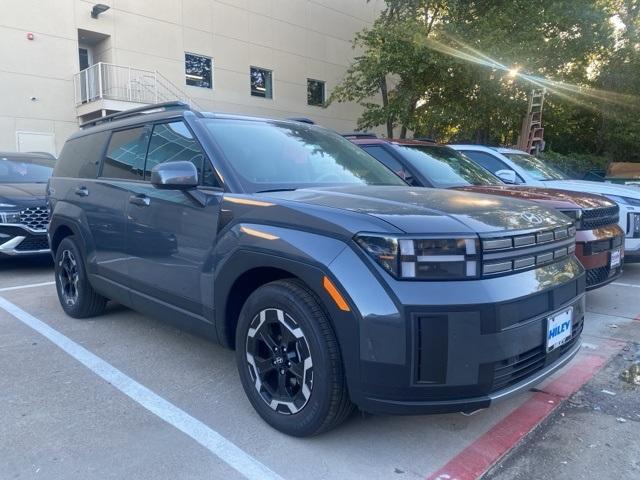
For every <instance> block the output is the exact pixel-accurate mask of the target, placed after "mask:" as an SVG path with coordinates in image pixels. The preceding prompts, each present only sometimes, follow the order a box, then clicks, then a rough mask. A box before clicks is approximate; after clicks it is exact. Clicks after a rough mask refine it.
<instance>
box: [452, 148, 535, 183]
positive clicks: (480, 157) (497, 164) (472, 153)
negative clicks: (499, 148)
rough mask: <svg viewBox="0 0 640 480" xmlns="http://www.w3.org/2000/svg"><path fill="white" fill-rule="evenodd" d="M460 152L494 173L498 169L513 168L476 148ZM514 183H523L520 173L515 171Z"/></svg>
mask: <svg viewBox="0 0 640 480" xmlns="http://www.w3.org/2000/svg"><path fill="white" fill-rule="evenodd" d="M461 153H463V154H464V155H466V156H467V157H469V158H470V159H471V160H473V161H474V162H476V163H477V164H478V165H480V166H481V167H483V168H484V169H485V170H489V171H490V172H491V173H493V174H494V175H495V174H496V172H498V171H499V170H513V169H512V168H511V167H510V166H509V165H507V164H506V163H504V162H503V161H502V160H500V159H499V158H496V157H494V156H493V155H491V154H490V153H486V152H480V151H476V150H463V151H462V152H461ZM516 183H524V180H523V179H522V177H520V175H518V174H517V173H516Z"/></svg>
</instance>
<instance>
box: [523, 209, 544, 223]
mask: <svg viewBox="0 0 640 480" xmlns="http://www.w3.org/2000/svg"><path fill="white" fill-rule="evenodd" d="M520 216H521V217H522V218H523V219H524V220H526V221H528V222H530V223H533V224H534V225H539V224H541V223H542V220H543V218H542V217H541V216H540V215H538V214H537V213H533V212H524V213H521V214H520Z"/></svg>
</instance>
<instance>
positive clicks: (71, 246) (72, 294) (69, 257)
mask: <svg viewBox="0 0 640 480" xmlns="http://www.w3.org/2000/svg"><path fill="white" fill-rule="evenodd" d="M54 271H55V278H56V291H57V292H58V300H60V305H62V309H63V310H64V311H65V313H66V314H67V315H69V316H70V317H73V318H87V317H94V316H96V315H100V314H101V313H103V312H104V309H105V307H106V305H107V299H106V298H105V297H103V296H102V295H100V294H99V293H97V292H96V291H95V290H94V289H93V287H92V286H91V283H89V278H88V277H87V271H86V270H85V266H84V261H83V258H82V254H81V253H80V249H79V248H78V245H77V243H76V240H75V237H73V236H69V237H66V238H64V239H63V240H62V242H60V245H59V246H58V249H57V250H56V256H55V266H54Z"/></svg>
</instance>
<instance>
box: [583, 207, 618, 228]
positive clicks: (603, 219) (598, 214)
mask: <svg viewBox="0 0 640 480" xmlns="http://www.w3.org/2000/svg"><path fill="white" fill-rule="evenodd" d="M619 216H620V207H618V205H616V206H614V207H607V208H594V209H591V210H584V211H583V212H582V224H581V226H580V229H581V230H593V229H594V228H600V227H604V226H606V225H615V224H616V223H618V220H619Z"/></svg>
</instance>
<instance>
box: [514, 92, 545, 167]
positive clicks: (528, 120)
mask: <svg viewBox="0 0 640 480" xmlns="http://www.w3.org/2000/svg"><path fill="white" fill-rule="evenodd" d="M545 94H546V90H545V89H544V88H534V89H533V90H531V94H530V95H529V108H528V109H527V115H526V116H525V117H524V118H523V119H522V130H520V136H519V137H518V149H519V150H523V151H525V152H527V153H530V154H532V155H536V154H537V153H539V152H541V151H542V150H544V138H543V137H544V128H543V127H542V106H543V105H544V96H545Z"/></svg>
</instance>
